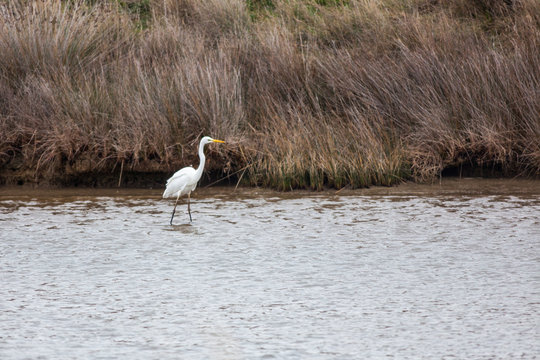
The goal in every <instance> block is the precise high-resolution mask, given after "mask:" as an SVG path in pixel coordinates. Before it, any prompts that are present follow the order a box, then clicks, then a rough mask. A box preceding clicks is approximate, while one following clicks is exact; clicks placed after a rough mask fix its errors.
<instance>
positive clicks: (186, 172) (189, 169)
mask: <svg viewBox="0 0 540 360" xmlns="http://www.w3.org/2000/svg"><path fill="white" fill-rule="evenodd" d="M194 173H195V169H194V168H192V167H191V166H188V167H185V168H182V169H180V170H178V171H177V172H175V173H174V174H173V176H171V177H170V178H169V180H167V186H169V184H170V183H171V182H172V181H173V180H174V179H177V178H180V177H183V176H188V175H191V174H194Z"/></svg>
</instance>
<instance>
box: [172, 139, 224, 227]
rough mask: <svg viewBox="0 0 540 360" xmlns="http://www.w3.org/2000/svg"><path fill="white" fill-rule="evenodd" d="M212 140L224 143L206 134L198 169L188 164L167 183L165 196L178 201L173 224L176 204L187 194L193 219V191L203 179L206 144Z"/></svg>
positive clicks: (201, 143) (202, 141)
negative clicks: (191, 202) (191, 199)
mask: <svg viewBox="0 0 540 360" xmlns="http://www.w3.org/2000/svg"><path fill="white" fill-rule="evenodd" d="M211 142H217V143H224V141H222V140H216V139H212V138H211V137H209V136H205V137H203V138H202V139H201V142H200V143H199V159H200V163H199V167H198V168H197V170H195V169H194V168H193V167H191V166H188V167H185V168H182V169H180V170H178V171H177V172H175V173H174V175H173V176H172V177H171V178H170V179H169V180H167V185H166V187H165V191H164V192H163V198H165V199H166V198H176V202H175V204H174V209H173V213H172V216H171V221H170V223H171V225H172V221H173V218H174V213H175V211H176V205H178V199H179V198H180V196H184V195H187V196H188V213H189V221H192V220H191V209H190V197H191V192H192V191H193V190H195V188H196V187H197V183H198V182H199V180H200V179H201V176H202V173H203V170H204V163H205V160H206V158H205V156H204V145H206V144H209V143H211Z"/></svg>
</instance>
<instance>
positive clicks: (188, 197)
mask: <svg viewBox="0 0 540 360" xmlns="http://www.w3.org/2000/svg"><path fill="white" fill-rule="evenodd" d="M190 198H191V193H190V192H189V193H188V194H187V211H188V213H189V222H193V220H191V207H190V206H189V202H190V201H189V200H190Z"/></svg>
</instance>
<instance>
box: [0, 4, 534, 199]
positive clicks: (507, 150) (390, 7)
mask: <svg viewBox="0 0 540 360" xmlns="http://www.w3.org/2000/svg"><path fill="white" fill-rule="evenodd" d="M90 3H92V2H64V1H60V0H46V1H41V2H25V1H20V2H17V1H14V2H8V3H5V4H4V3H2V5H0V53H1V54H2V57H0V184H37V185H39V186H47V185H53V186H114V185H117V184H120V186H153V185H152V184H160V183H163V181H164V179H166V178H167V177H168V176H170V174H172V173H173V172H174V170H176V169H178V168H181V167H183V166H187V165H190V164H194V165H197V164H198V159H197V156H196V149H197V143H198V141H199V139H200V137H201V136H203V135H210V136H213V137H215V138H219V139H223V140H225V141H227V144H225V145H224V146H219V147H209V148H208V149H207V151H208V163H207V167H206V168H207V170H208V171H209V175H208V177H207V181H208V182H211V181H215V180H218V179H220V178H222V177H224V176H229V179H231V182H235V183H236V182H237V180H239V179H240V178H241V180H242V182H243V184H245V185H251V186H263V187H269V188H274V189H279V190H291V189H314V190H322V189H324V188H335V189H341V188H343V187H350V188H362V187H366V186H372V185H385V186H388V185H394V184H398V183H400V182H403V181H410V180H415V181H421V182H422V181H428V182H431V181H434V179H438V178H439V177H440V176H441V175H444V173H445V172H449V173H452V174H453V175H458V176H459V175H462V176H463V175H465V176H466V175H467V173H466V172H465V173H463V169H465V170H466V171H467V169H468V168H470V169H471V171H472V172H473V173H478V172H480V174H477V175H485V174H483V171H484V169H485V170H486V171H488V172H489V171H491V172H493V175H495V176H515V175H521V176H529V177H538V176H539V175H540V142H539V141H538V139H539V138H540V119H539V115H538V114H540V98H539V94H540V91H539V89H540V51H539V50H540V15H539V14H540V4H539V3H538V2H537V1H534V0H522V1H515V2H501V3H500V4H499V2H493V1H488V0H478V1H472V2H471V1H453V2H433V1H428V0H408V1H393V0H384V1H354V0H351V1H308V0H305V1H301V0H295V1H287V2H281V1H247V2H246V1H240V0H229V1H217V0H216V1H210V2H200V1H194V0H185V1H180V2H179V1H168V0H166V1H130V2H116V1H110V2H108V1H103V2H98V3H95V4H94V5H89V4H90ZM497 4H499V5H497ZM156 186H157V185H156Z"/></svg>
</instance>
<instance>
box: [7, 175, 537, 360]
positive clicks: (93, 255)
mask: <svg viewBox="0 0 540 360" xmlns="http://www.w3.org/2000/svg"><path fill="white" fill-rule="evenodd" d="M517 184H518V185H516V182H509V181H498V182H497V181H491V182H490V181H483V182H478V181H469V182H467V181H461V182H453V183H452V182H450V183H445V184H443V186H438V185H435V186H416V185H410V186H405V187H400V188H391V189H388V188H382V189H372V190H365V191H348V192H347V191H343V192H339V193H337V194H336V193H335V192H325V193H305V192H300V193H292V194H280V193H274V192H269V191H261V190H240V191H237V192H233V189H232V188H217V189H211V190H204V189H202V190H198V191H197V192H196V193H195V195H194V198H193V203H192V215H193V219H194V221H193V223H191V224H190V223H189V218H188V216H187V213H186V211H185V210H186V209H185V207H184V206H183V205H179V209H178V212H177V217H176V218H175V221H174V225H173V226H170V225H169V217H170V212H171V210H172V203H171V202H170V201H165V200H162V199H160V198H159V195H160V191H159V190H148V191H134V190H127V191H126V190H123V191H116V190H73V189H72V190H67V191H62V190H56V191H42V190H39V191H37V190H26V189H23V190H20V189H0V230H1V232H0V237H1V240H0V284H1V285H0V358H1V359H60V358H74V359H178V358H181V359H274V358H275V359H364V358H392V357H395V358H399V359H406V358H410V359H420V358H425V359H434V358H436V359H441V358H445V359H446V358H448V359H452V358H459V359H494V358H501V359H509V358H525V359H532V358H535V357H537V356H539V355H540V346H539V345H538V344H539V341H538V340H539V331H538V325H539V319H540V317H539V314H540V246H539V245H540V187H539V186H538V184H539V183H538V182H521V183H520V182H517ZM524 184H525V185H524Z"/></svg>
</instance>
